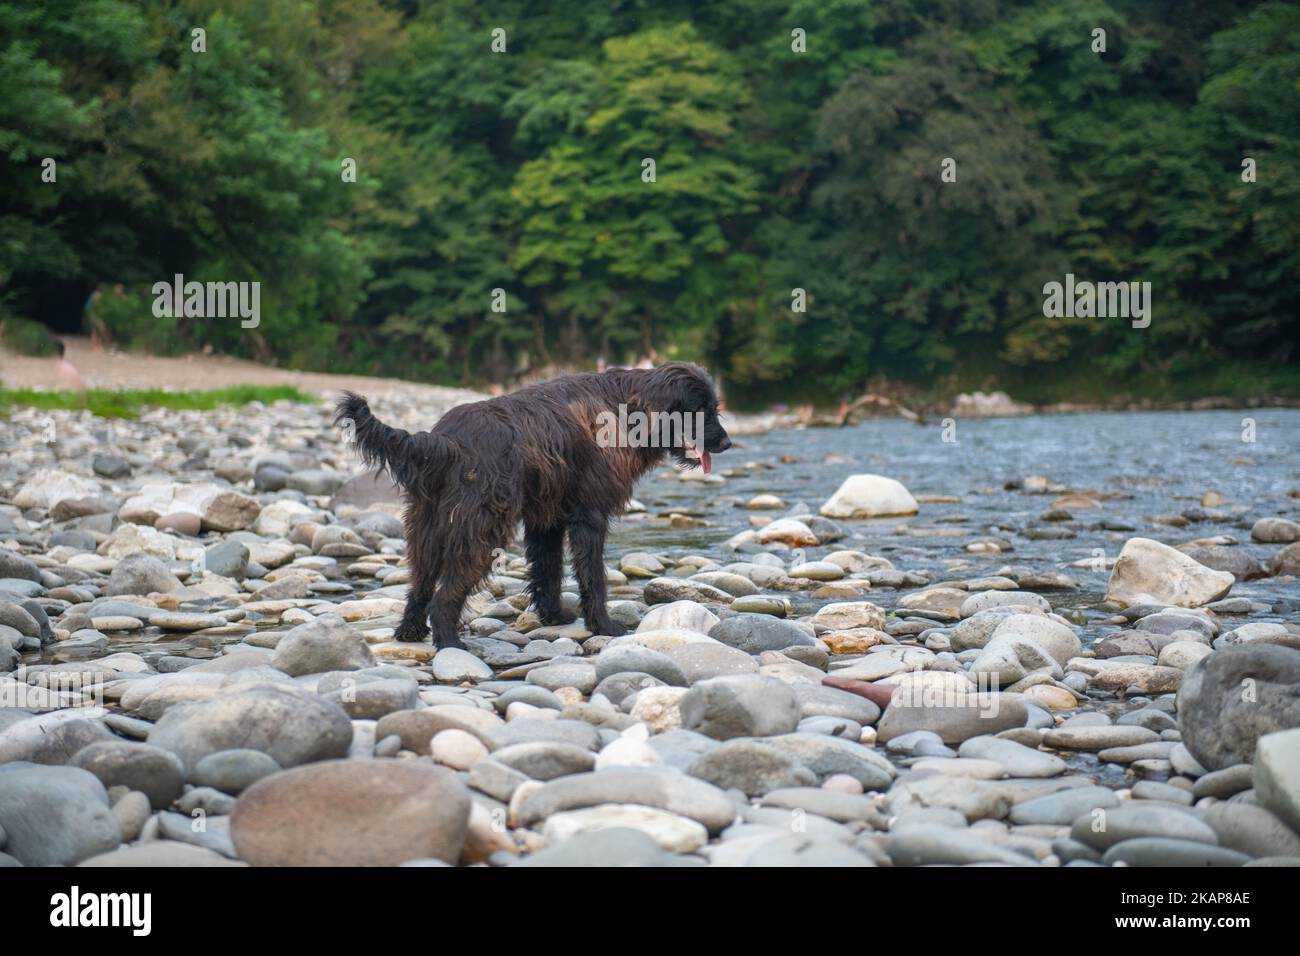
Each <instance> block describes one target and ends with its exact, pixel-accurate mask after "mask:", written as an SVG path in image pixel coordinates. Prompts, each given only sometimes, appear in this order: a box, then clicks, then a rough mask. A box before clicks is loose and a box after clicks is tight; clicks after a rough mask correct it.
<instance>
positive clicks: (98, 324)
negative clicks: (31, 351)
mask: <svg viewBox="0 0 1300 956" xmlns="http://www.w3.org/2000/svg"><path fill="white" fill-rule="evenodd" d="M117 294H118V297H119V298H121V296H122V286H121V285H120V284H119V285H118V287H117ZM102 296H103V293H102V292H100V290H99V288H98V286H97V287H96V288H95V290H94V291H93V292H91V293H90V295H88V296H86V304H85V306H84V307H83V308H82V310H81V314H82V319H83V325H84V326H85V328H86V331H87V332H88V333H90V350H91V351H92V352H102V351H104V346H105V345H106V344H108V342H109V334H108V326H107V325H105V324H104V320H103V319H101V318H100V317H99V314H98V311H97V307H98V305H99V300H100V298H101V297H102ZM62 344H63V343H61V342H60V343H59V345H60V347H62ZM59 354H60V355H62V354H63V353H62V352H60V353H59ZM74 371H75V370H74Z"/></svg>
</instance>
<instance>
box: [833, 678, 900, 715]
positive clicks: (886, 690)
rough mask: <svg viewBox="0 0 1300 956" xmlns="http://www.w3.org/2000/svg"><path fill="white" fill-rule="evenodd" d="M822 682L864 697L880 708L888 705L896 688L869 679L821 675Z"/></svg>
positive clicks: (882, 708)
mask: <svg viewBox="0 0 1300 956" xmlns="http://www.w3.org/2000/svg"><path fill="white" fill-rule="evenodd" d="M822 684H824V685H825V686H827V687H834V688H835V689H837V690H846V691H848V692H849V693H850V694H857V695H858V696H859V697H865V698H866V699H867V700H869V701H871V702H872V703H873V704H875V705H876V706H877V707H879V708H880V709H881V710H884V709H885V708H886V707H888V706H889V702H890V701H891V700H893V699H894V693H895V692H896V691H897V690H898V688H897V687H894V686H891V685H888V684H873V683H871V682H870V681H865V680H853V679H851V678H848V677H823V678H822Z"/></svg>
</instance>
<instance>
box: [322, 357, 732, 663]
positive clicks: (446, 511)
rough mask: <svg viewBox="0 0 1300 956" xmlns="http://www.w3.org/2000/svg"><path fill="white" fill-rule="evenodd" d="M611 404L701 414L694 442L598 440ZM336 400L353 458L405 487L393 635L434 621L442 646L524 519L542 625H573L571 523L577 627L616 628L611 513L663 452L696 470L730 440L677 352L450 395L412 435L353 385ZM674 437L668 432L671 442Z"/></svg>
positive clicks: (698, 373) (709, 395)
mask: <svg viewBox="0 0 1300 956" xmlns="http://www.w3.org/2000/svg"><path fill="white" fill-rule="evenodd" d="M620 404H622V405H626V407H627V411H628V413H629V414H630V413H632V412H642V413H644V414H646V415H650V414H651V413H655V412H658V413H664V412H668V413H672V412H676V413H679V414H681V415H683V416H685V415H694V414H695V413H697V412H700V413H703V421H704V434H703V436H702V445H703V447H702V449H691V448H687V447H681V446H683V445H685V441H684V440H682V441H679V442H678V446H675V447H662V446H661V447H652V446H651V447H635V448H631V447H602V443H601V442H600V441H598V434H599V428H600V425H599V422H600V418H599V416H600V415H601V413H602V412H607V413H610V414H612V415H614V416H617V415H618V410H619V405H620ZM336 411H337V415H336V417H335V423H336V424H339V423H343V422H345V421H349V420H350V421H351V423H352V428H353V429H354V435H355V440H356V445H357V449H358V451H359V452H360V455H361V458H362V460H363V461H365V462H366V464H367V465H369V466H371V467H382V468H385V469H387V470H388V472H389V474H390V475H391V476H392V478H393V480H394V481H395V482H396V483H397V485H398V486H399V487H400V488H401V489H402V490H403V492H404V494H405V499H406V513H405V517H404V523H405V530H406V559H407V563H408V564H409V565H410V569H411V584H410V591H409V593H408V596H407V602H406V613H405V614H404V615H403V617H402V623H401V625H400V626H399V627H398V630H397V635H396V636H397V638H398V640H402V641H422V640H424V639H425V638H426V637H427V636H428V635H429V629H430V622H431V623H432V629H433V639H434V642H435V643H436V644H437V646H438V647H459V646H462V645H461V643H460V639H459V637H458V632H459V626H460V615H461V610H462V608H463V607H464V604H465V600H466V599H467V598H468V597H469V595H470V594H472V593H473V592H474V591H475V590H476V589H478V588H479V587H480V585H481V584H482V582H483V581H484V580H485V579H486V577H487V576H488V573H489V571H490V570H491V567H492V561H493V558H494V556H495V555H496V554H498V553H499V552H498V551H497V549H499V548H505V547H507V546H508V545H509V544H510V543H511V541H512V540H513V539H514V536H515V533H516V529H517V528H518V526H519V524H520V523H521V522H522V524H523V528H524V540H525V545H526V552H527V557H528V577H529V580H528V591H529V594H530V596H531V598H532V603H533V607H534V609H535V610H536V612H537V615H538V617H539V618H540V619H541V621H542V623H543V624H564V623H570V619H569V618H567V617H566V615H565V614H564V612H563V611H562V610H561V606H560V582H561V579H562V578H563V571H564V567H563V564H564V538H565V535H566V533H567V535H568V539H569V550H570V552H571V555H572V559H573V570H574V576H575V577H576V578H577V581H578V588H579V591H580V592H581V608H582V617H583V620H584V622H585V623H586V626H587V629H588V630H590V631H592V632H593V633H595V634H605V635H618V634H620V633H622V629H621V628H619V627H618V626H617V625H615V624H614V623H613V622H612V621H611V620H610V618H609V611H608V609H607V607H606V595H605V555H604V552H605V535H606V532H607V529H608V526H609V521H610V519H611V518H615V517H618V516H619V515H621V514H622V513H623V511H624V509H625V508H626V506H627V503H628V500H629V499H630V498H631V497H632V488H633V486H634V485H635V484H636V481H637V479H639V478H640V477H641V476H642V475H644V474H645V473H646V472H647V471H649V470H650V469H651V468H653V467H655V466H656V465H657V464H659V463H660V462H661V461H662V460H663V458H664V456H665V455H666V454H668V455H671V456H673V458H674V459H675V460H676V461H677V463H678V464H679V465H682V466H684V467H699V465H700V459H699V458H697V457H692V453H693V454H694V455H698V456H700V458H703V459H704V460H705V461H707V460H708V457H707V455H702V454H701V452H704V453H707V454H708V455H711V454H716V453H718V452H722V451H726V450H727V449H728V448H730V447H731V439H730V438H728V437H727V433H726V431H725V430H724V429H723V427H722V425H721V423H720V422H719V421H718V398H717V393H716V391H715V390H714V387H713V382H712V380H711V379H710V378H709V376H708V374H707V373H706V372H705V371H704V370H703V369H701V368H700V367H698V366H696V365H691V364H689V363H687V362H670V363H668V364H665V365H661V366H659V367H658V368H653V369H615V370H612V371H608V372H602V373H598V374H596V373H590V374H580V375H565V376H562V377H560V378H555V379H551V380H550V381H547V382H542V383H540V384H537V385H530V386H528V387H526V388H521V389H519V390H518V391H516V392H513V393H511V394H509V395H504V396H501V397H499V398H492V399H488V400H486V401H482V402H473V403H471V404H467V405H458V406H456V407H455V408H453V409H451V411H449V412H447V414H446V415H444V416H443V417H442V418H441V419H440V420H439V421H438V423H437V424H436V425H435V426H434V427H433V428H432V429H430V430H429V431H423V432H417V433H415V434H411V433H409V432H406V431H403V430H401V429H398V428H391V427H389V426H388V425H385V424H384V423H383V422H381V421H380V420H379V419H377V418H375V417H374V415H372V414H371V413H370V407H369V405H368V404H367V402H366V399H365V398H363V397H361V396H360V395H356V394H354V393H352V392H347V393H345V394H344V397H343V398H342V399H341V400H340V401H339V402H338V404H337V407H336ZM693 420H694V419H693ZM681 438H682V436H681V434H680V432H674V433H673V441H678V440H679V439H681ZM695 441H697V442H701V436H699V435H697V436H695ZM670 444H671V443H670Z"/></svg>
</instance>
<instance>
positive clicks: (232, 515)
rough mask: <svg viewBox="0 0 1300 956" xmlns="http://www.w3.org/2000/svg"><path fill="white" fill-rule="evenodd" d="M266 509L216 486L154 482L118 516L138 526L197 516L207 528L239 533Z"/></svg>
mask: <svg viewBox="0 0 1300 956" xmlns="http://www.w3.org/2000/svg"><path fill="white" fill-rule="evenodd" d="M261 510H262V506H261V504H260V503H259V502H258V501H257V499H256V498H250V497H249V496H248V495H245V494H241V493H240V492H238V491H235V490H233V489H231V488H222V487H221V486H219V485H213V484H197V485H180V484H176V483H175V482H170V481H165V482H151V483H149V484H146V485H144V486H143V487H142V488H141V489H140V491H139V493H138V494H135V495H132V496H131V497H130V498H128V499H127V500H126V501H124V502H123V503H122V507H121V508H119V509H118V512H117V516H118V517H119V518H121V519H122V520H123V521H129V522H132V523H134V524H153V523H154V522H155V521H157V520H158V519H159V518H160V517H162V516H163V515H169V514H180V513H187V514H195V515H198V516H199V518H200V519H201V520H202V522H203V527H204V528H206V529H210V530H214V531H239V530H241V529H243V528H247V527H249V526H250V525H252V524H253V522H254V521H255V520H257V516H258V513H259V512H260V511H261Z"/></svg>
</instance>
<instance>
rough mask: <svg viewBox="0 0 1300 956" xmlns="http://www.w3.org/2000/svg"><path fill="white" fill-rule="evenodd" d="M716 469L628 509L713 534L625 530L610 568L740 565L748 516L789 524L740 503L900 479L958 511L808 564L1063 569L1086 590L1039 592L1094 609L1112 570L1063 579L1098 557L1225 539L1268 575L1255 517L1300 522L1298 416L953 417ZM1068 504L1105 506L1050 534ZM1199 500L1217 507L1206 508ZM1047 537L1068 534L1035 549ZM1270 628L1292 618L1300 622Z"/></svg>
mask: <svg viewBox="0 0 1300 956" xmlns="http://www.w3.org/2000/svg"><path fill="white" fill-rule="evenodd" d="M724 424H725V417H724ZM945 439H948V440H945ZM785 456H789V457H785ZM783 458H785V460H784V461H783ZM791 459H793V460H791ZM787 462H788V463H787ZM714 470H715V473H718V474H722V475H724V476H726V477H725V481H724V482H722V483H717V484H710V483H702V482H697V481H682V480H680V479H679V478H678V477H676V476H675V475H674V474H673V473H672V472H671V471H669V470H668V469H667V468H664V469H660V470H658V471H656V472H654V473H653V474H652V475H650V476H647V477H646V478H645V479H643V481H642V482H641V484H640V485H639V486H638V490H637V496H638V499H639V500H640V501H641V502H643V503H644V504H645V505H646V507H647V510H648V511H649V512H650V513H651V514H652V515H656V516H662V515H666V514H668V513H671V512H681V513H685V514H690V515H696V516H698V517H700V518H702V519H703V520H704V521H706V522H707V523H708V524H707V526H705V527H695V528H685V529H683V528H672V529H665V528H663V527H662V526H656V525H659V524H660V523H659V522H655V521H643V522H624V523H621V524H620V526H619V527H617V528H616V529H615V530H614V532H613V533H612V535H611V539H610V548H609V549H608V553H609V558H610V562H611V563H615V562H616V560H617V555H618V554H620V553H622V552H624V551H626V550H629V549H632V548H646V549H650V550H656V549H658V550H667V551H668V552H669V553H670V554H674V555H680V554H682V553H698V554H702V555H705V556H708V557H711V558H714V559H716V560H719V561H723V562H726V561H734V560H744V557H743V556H740V557H737V556H735V555H734V554H733V553H732V552H730V551H728V550H727V549H725V548H724V547H723V545H724V543H725V542H726V541H727V540H728V539H729V538H730V537H731V536H732V535H734V534H736V533H737V532H739V531H742V530H744V529H746V528H748V527H750V523H749V519H750V517H751V516H753V515H756V514H759V515H763V516H766V517H773V516H779V515H780V514H782V513H783V512H773V511H764V512H753V511H749V510H746V509H745V508H743V507H742V505H743V503H744V502H746V501H748V500H749V499H750V498H751V497H753V496H754V495H756V494H760V493H771V494H775V495H778V496H779V497H780V498H781V499H782V500H783V501H784V502H785V503H786V504H787V505H788V506H790V507H791V508H794V507H795V506H796V505H797V504H800V503H802V504H803V505H806V506H807V509H806V510H811V511H813V512H816V510H817V509H818V508H819V507H820V506H821V504H822V503H823V502H824V501H825V500H826V499H827V498H829V497H830V496H831V495H832V494H833V493H834V491H835V489H836V488H837V487H838V486H839V485H840V482H841V481H843V479H844V478H846V477H847V476H849V475H851V474H855V473H863V472H866V473H874V474H880V475H885V476H888V477H890V478H895V479H897V480H899V481H901V482H902V483H903V484H904V485H905V486H906V487H907V488H908V490H909V491H911V492H912V494H913V495H915V496H917V497H918V498H922V499H923V498H924V497H925V496H929V495H934V496H954V497H956V498H958V499H960V500H958V501H955V502H940V503H927V502H924V501H923V503H922V504H921V505H920V509H919V513H918V514H917V515H915V516H912V517H907V518H882V519H875V520H871V521H847V522H841V524H842V525H843V527H844V528H845V529H846V530H847V531H848V532H849V538H848V539H846V540H843V541H838V542H835V543H834V544H831V545H828V546H824V547H820V548H810V549H807V557H808V558H809V559H810V560H811V559H814V558H817V557H820V556H822V555H824V554H826V553H828V552H830V551H833V550H837V549H841V548H852V549H856V550H862V551H866V552H867V553H869V554H876V555H880V556H883V557H887V558H889V559H890V560H891V561H892V562H893V563H894V564H895V566H896V567H897V568H899V569H900V570H925V571H927V572H929V573H930V575H931V580H932V581H936V582H937V581H941V580H944V579H955V578H972V577H978V576H982V575H987V574H993V573H995V572H996V571H997V569H998V568H1000V567H1002V566H1004V565H1007V564H1017V565H1028V566H1030V567H1032V568H1033V569H1034V570H1036V571H1044V570H1054V571H1062V572H1064V573H1067V574H1069V575H1070V576H1071V577H1073V578H1074V580H1075V581H1076V582H1077V583H1078V584H1079V588H1078V589H1077V590H1074V591H1057V592H1048V593H1046V594H1045V595H1044V596H1046V597H1047V598H1048V599H1049V600H1050V601H1051V602H1052V603H1053V604H1054V605H1055V606H1057V607H1069V606H1079V605H1090V604H1095V603H1097V602H1099V601H1100V600H1101V598H1102V595H1103V594H1104V593H1105V590H1106V580H1107V576H1108V572H1107V571H1098V570H1094V569H1093V568H1092V567H1085V568H1078V567H1067V565H1069V564H1071V563H1072V562H1076V561H1080V560H1084V559H1095V558H1096V557H1097V556H1098V551H1100V552H1101V554H1102V555H1104V557H1105V558H1106V559H1107V560H1108V561H1113V560H1114V558H1115V557H1116V556H1117V555H1118V553H1119V550H1120V548H1121V547H1122V546H1123V544H1124V542H1125V541H1126V540H1127V539H1128V538H1130V537H1134V536H1143V537H1151V538H1155V539H1156V540H1159V541H1162V542H1164V543H1166V544H1170V545H1178V544H1181V543H1183V542H1186V541H1191V540H1195V539H1204V538H1212V537H1218V536H1222V537H1225V538H1227V539H1231V540H1232V541H1234V542H1236V543H1237V545H1238V546H1239V547H1241V548H1243V549H1244V550H1245V551H1247V552H1249V553H1250V554H1251V555H1253V556H1254V557H1256V558H1257V559H1259V560H1261V561H1262V562H1264V563H1265V564H1267V562H1268V559H1269V558H1270V557H1271V556H1272V555H1273V554H1274V553H1275V552H1276V551H1277V550H1278V549H1279V548H1280V547H1281V546H1280V545H1276V544H1256V543H1253V542H1252V541H1251V539H1250V528H1251V526H1252V524H1253V523H1254V522H1255V521H1256V520H1257V519H1259V518H1263V517H1269V516H1281V517H1290V518H1293V519H1294V518H1295V517H1296V515H1297V513H1298V512H1300V497H1296V496H1297V495H1300V409H1248V410H1239V411H1233V410H1214V411H1195V412H1186V411H1170V412H1096V413H1078V414H1056V415H1036V416H1026V417H1019V418H998V419H960V420H958V421H956V422H955V423H951V422H950V423H949V427H948V428H947V429H945V426H944V424H943V423H942V422H933V423H931V424H928V425H917V424H914V423H912V422H908V421H905V420H902V419H892V418H891V419H878V420H872V421H868V422H865V423H863V424H859V425H856V426H850V427H846V428H809V429H802V430H785V431H775V432H771V433H769V434H766V435H757V436H745V437H742V438H738V439H737V440H736V447H735V448H734V449H732V450H730V451H728V452H726V453H725V454H722V455H719V456H717V457H716V458H715V459H714ZM1030 476H1042V477H1045V478H1047V479H1049V481H1050V484H1051V488H1052V490H1051V491H1049V492H1045V493H1033V492H1030V491H1027V490H1025V489H1024V488H1014V487H1012V488H1008V487H1007V486H1008V484H1011V483H1015V482H1021V481H1023V480H1024V479H1025V478H1028V477H1030ZM1065 490H1068V491H1069V492H1072V493H1076V494H1083V495H1085V496H1087V497H1089V498H1091V499H1093V500H1094V501H1095V502H1096V504H1097V505H1098V507H1095V508H1077V507H1071V508H1069V509H1068V510H1069V513H1070V515H1071V519H1070V520H1052V521H1047V520H1044V519H1043V515H1044V514H1045V513H1046V512H1048V511H1049V510H1050V509H1051V507H1052V502H1053V500H1054V499H1056V498H1057V497H1058V495H1061V494H1064V493H1065ZM1207 492H1217V493H1218V494H1219V495H1221V496H1222V497H1223V498H1224V499H1226V502H1225V503H1223V504H1221V505H1217V506H1215V507H1209V508H1206V507H1202V506H1201V500H1202V496H1203V495H1205V494H1206V493H1207ZM1169 521H1172V522H1174V523H1172V524H1171V523H1167V522H1169ZM1041 529H1047V532H1046V533H1049V534H1062V533H1065V532H1068V533H1070V534H1071V535H1072V536H1071V537H1065V538H1060V539H1047V540H1041V539H1035V537H1034V535H1036V534H1038V533H1039V532H1040V530H1041ZM1062 529H1064V530H1062ZM1026 532H1028V533H1029V535H1030V536H1029V537H1027V536H1026ZM977 540H993V541H996V542H998V543H999V544H1000V545H1001V546H1002V548H1003V550H1002V552H1001V553H993V554H980V553H970V552H968V551H967V550H966V545H967V544H968V543H970V542H972V541H977ZM790 596H791V597H792V598H794V599H795V600H796V606H799V599H800V598H801V597H803V600H804V606H812V605H813V604H815V603H821V602H811V603H810V602H808V601H807V598H806V597H805V596H802V595H799V594H793V595H790ZM896 596H897V594H896V592H892V591H881V592H877V591H874V590H873V591H872V592H871V594H870V599H871V600H873V601H876V602H877V603H879V604H881V605H882V606H885V607H888V606H890V605H891V604H892V603H894V600H895V599H896ZM1232 596H1234V597H1236V596H1246V597H1253V598H1256V599H1258V600H1262V601H1267V602H1269V603H1273V599H1276V598H1288V597H1289V598H1292V599H1295V598H1297V597H1300V588H1297V586H1296V584H1295V583H1294V582H1290V583H1286V582H1283V581H1279V580H1277V579H1273V578H1263V579H1259V580H1254V581H1251V582H1248V583H1244V584H1238V585H1236V586H1235V587H1234V588H1233V590H1232ZM1285 604H1286V602H1283V607H1285ZM1252 619H1253V620H1254V619H1258V618H1252ZM1270 619H1276V620H1286V619H1300V612H1297V611H1292V610H1285V611H1283V613H1281V614H1279V615H1278V616H1277V617H1276V618H1270ZM1089 636H1091V637H1092V638H1094V639H1095V637H1096V634H1095V633H1094V634H1092V635H1085V643H1087V642H1088V638H1089Z"/></svg>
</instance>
